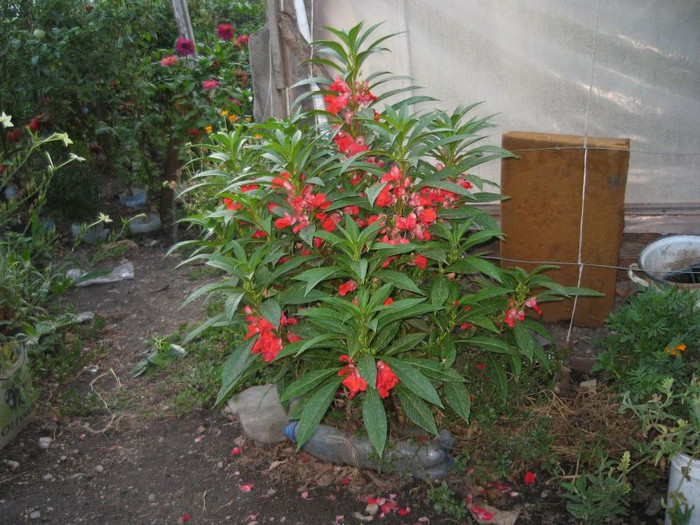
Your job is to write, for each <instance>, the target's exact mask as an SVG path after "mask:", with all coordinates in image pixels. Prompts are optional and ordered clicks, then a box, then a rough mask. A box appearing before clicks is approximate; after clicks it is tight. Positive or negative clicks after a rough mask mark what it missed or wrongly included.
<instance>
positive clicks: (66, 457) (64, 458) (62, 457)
mask: <svg viewBox="0 0 700 525" xmlns="http://www.w3.org/2000/svg"><path fill="white" fill-rule="evenodd" d="M58 459H60V460H61V461H65V460H67V459H68V456H61V457H60V458H58Z"/></svg>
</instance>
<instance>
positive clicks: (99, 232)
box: [70, 222, 109, 244]
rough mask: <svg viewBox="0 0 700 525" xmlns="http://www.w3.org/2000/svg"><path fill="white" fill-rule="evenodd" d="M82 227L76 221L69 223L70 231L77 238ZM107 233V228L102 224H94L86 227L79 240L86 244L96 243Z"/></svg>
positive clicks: (102, 239)
mask: <svg viewBox="0 0 700 525" xmlns="http://www.w3.org/2000/svg"><path fill="white" fill-rule="evenodd" d="M82 229H83V225H82V224H79V223H77V222H74V223H72V224H71V225H70V231H71V233H72V234H73V238H74V239H77V238H78V237H79V236H80V233H81V230H82ZM108 235H109V230H108V229H107V228H105V227H104V226H103V225H102V224H96V225H95V226H93V227H92V228H88V229H87V230H86V231H85V233H83V236H82V237H81V239H80V240H81V241H83V242H86V243H88V244H97V243H98V242H100V241H104V240H105V239H106V238H107V236H108Z"/></svg>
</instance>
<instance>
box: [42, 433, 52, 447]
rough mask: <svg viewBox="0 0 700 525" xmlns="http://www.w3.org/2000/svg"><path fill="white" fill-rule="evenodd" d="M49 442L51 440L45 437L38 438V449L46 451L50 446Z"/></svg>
mask: <svg viewBox="0 0 700 525" xmlns="http://www.w3.org/2000/svg"><path fill="white" fill-rule="evenodd" d="M51 441H52V440H51V438H50V437H46V436H45V437H40V438H39V447H40V448H43V449H44V450H46V449H47V448H49V447H50V446H51Z"/></svg>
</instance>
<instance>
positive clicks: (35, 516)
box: [29, 510, 41, 520]
mask: <svg viewBox="0 0 700 525" xmlns="http://www.w3.org/2000/svg"><path fill="white" fill-rule="evenodd" d="M39 518H41V512H40V511H38V510H33V511H31V512H30V513H29V519H30V520H38V519H39Z"/></svg>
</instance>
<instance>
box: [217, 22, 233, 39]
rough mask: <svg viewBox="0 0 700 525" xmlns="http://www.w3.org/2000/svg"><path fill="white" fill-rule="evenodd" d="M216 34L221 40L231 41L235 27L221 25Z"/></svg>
mask: <svg viewBox="0 0 700 525" xmlns="http://www.w3.org/2000/svg"><path fill="white" fill-rule="evenodd" d="M216 34H217V35H219V38H220V39H221V40H231V39H232V38H233V26H232V25H231V24H219V27H218V29H217V30H216Z"/></svg>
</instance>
